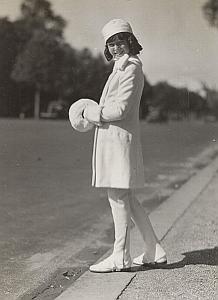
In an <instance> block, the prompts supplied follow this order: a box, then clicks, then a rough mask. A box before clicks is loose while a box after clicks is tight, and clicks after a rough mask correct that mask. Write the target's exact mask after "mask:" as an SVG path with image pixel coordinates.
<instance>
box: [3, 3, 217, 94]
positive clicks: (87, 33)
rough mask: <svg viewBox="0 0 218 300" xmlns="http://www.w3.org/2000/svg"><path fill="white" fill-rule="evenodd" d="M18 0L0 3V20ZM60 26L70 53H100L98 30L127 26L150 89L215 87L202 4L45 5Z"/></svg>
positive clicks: (213, 34) (212, 35) (213, 38)
mask: <svg viewBox="0 0 218 300" xmlns="http://www.w3.org/2000/svg"><path fill="white" fill-rule="evenodd" d="M21 2H22V0H0V16H1V17H2V16H8V17H9V19H11V20H14V19H16V18H17V17H18V16H19V7H20V3H21ZM50 2H51V3H52V7H53V9H54V11H55V13H56V14H60V15H61V16H62V17H63V18H64V19H65V20H66V21H67V27H66V30H65V37H66V40H67V42H69V43H70V44H71V45H72V46H73V47H74V48H78V49H81V48H83V47H88V48H90V49H91V51H92V52H93V53H98V52H102V51H103V50H104V41H103V38H102V36H101V29H102V27H103V26H104V24H105V23H107V22H108V21H109V20H111V19H114V18H122V19H124V20H126V21H128V22H129V23H130V24H131V26H132V28H133V32H134V34H135V36H136V37H137V39H138V40H139V42H140V44H141V45H142V46H143V52H142V54H141V55H140V58H141V60H142V62H143V70H144V73H145V75H146V77H147V79H148V81H149V82H150V83H152V84H155V83H156V82H158V81H168V82H169V83H171V84H172V85H175V86H184V87H188V88H189V89H191V90H195V91H200V89H201V85H202V84H201V83H202V82H204V83H206V84H207V85H209V87H211V88H213V87H214V88H218V59H217V56H218V29H215V28H212V27H210V26H209V25H208V23H207V21H206V20H205V18H204V17H203V13H202V5H203V4H204V3H205V2H206V0H182V1H181V0H51V1H50Z"/></svg>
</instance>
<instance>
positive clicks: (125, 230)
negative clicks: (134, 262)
mask: <svg viewBox="0 0 218 300" xmlns="http://www.w3.org/2000/svg"><path fill="white" fill-rule="evenodd" d="M130 195H131V192H130V190H128V189H112V188H110V189H108V200H109V203H110V206H111V212H112V216H113V221H114V232H115V241H114V248H113V253H112V255H111V256H110V257H108V258H107V259H105V260H103V261H102V262H100V263H99V264H97V265H93V266H91V267H90V271H92V272H112V271H119V270H122V269H125V268H129V267H130V266H131V257H130V223H131V222H130V221H131V218H130V205H129V198H130Z"/></svg>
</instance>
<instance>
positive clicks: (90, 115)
mask: <svg viewBox="0 0 218 300" xmlns="http://www.w3.org/2000/svg"><path fill="white" fill-rule="evenodd" d="M101 110H102V107H101V106H99V105H98V106H93V105H87V107H86V108H85V110H84V113H83V115H84V118H85V119H87V120H88V121H89V122H92V123H94V124H96V125H98V124H100V123H101Z"/></svg>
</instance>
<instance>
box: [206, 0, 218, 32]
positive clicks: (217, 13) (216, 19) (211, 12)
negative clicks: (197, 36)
mask: <svg viewBox="0 0 218 300" xmlns="http://www.w3.org/2000/svg"><path fill="white" fill-rule="evenodd" d="M203 12H204V16H205V18H206V19H207V20H208V22H209V24H210V25H211V26H213V27H217V28H218V0H208V1H207V2H206V3H205V4H204V6H203Z"/></svg>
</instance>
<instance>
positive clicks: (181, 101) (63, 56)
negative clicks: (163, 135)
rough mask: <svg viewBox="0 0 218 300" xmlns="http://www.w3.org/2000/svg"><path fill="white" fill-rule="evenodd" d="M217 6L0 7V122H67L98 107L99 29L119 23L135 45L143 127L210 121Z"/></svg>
mask: <svg viewBox="0 0 218 300" xmlns="http://www.w3.org/2000/svg"><path fill="white" fill-rule="evenodd" d="M217 15H218V13H217V0H209V1H205V0H198V1H193V0H191V1H190V0H184V1H178V0H176V1H172V0H164V1H151V0H146V1H145V0H134V1H131V0H119V1H115V0H111V1H109V2H108V3H107V2H102V1H101V0H92V1H84V0H81V1H69V0H53V1H48V0H24V1H22V0H13V1H6V0H1V1H0V40H1V47H0V69H1V74H0V77H1V78H0V117H13V118H33V117H34V118H67V112H68V108H69V106H70V105H71V104H72V103H73V102H74V101H76V100H78V99H79V98H83V97H85V98H93V99H94V100H96V101H98V100H99V98H100V95H101V91H102V88H103V86H104V83H105V81H106V79H107V77H108V75H109V73H110V72H111V68H112V66H111V64H108V63H107V62H106V61H105V58H104V57H103V56H102V53H103V50H104V43H103V39H102V37H101V28H102V27H103V25H104V24H105V23H106V22H108V21H109V20H110V19H112V18H124V19H126V20H128V21H129V22H130V23H131V24H132V27H133V30H134V33H135V35H136V36H137V38H138V39H139V42H140V43H141V44H142V45H143V47H144V51H143V53H142V55H141V59H142V61H143V65H144V74H145V88H144V92H143V96H142V101H141V110H140V117H141V118H142V119H147V120H148V121H151V122H152V121H167V120H169V119H190V118H198V119H199V118H207V119H210V120H214V119H217V115H218V104H217V103H218V100H217V98H218V96H217V89H218V83H217V79H218V60H217V53H218V30H217V26H218V25H217V24H218V21H217V19H218V17H217Z"/></svg>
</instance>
